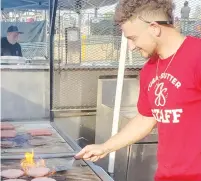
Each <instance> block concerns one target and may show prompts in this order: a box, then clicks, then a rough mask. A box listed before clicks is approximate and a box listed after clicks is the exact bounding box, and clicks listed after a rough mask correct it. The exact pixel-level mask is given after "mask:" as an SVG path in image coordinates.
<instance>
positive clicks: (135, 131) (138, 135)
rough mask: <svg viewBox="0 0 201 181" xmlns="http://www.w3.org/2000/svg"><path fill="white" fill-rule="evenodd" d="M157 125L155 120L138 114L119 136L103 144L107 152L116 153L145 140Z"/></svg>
mask: <svg viewBox="0 0 201 181" xmlns="http://www.w3.org/2000/svg"><path fill="white" fill-rule="evenodd" d="M156 123H157V121H156V120H155V118H153V117H145V116H142V115H141V114H138V115H137V116H136V117H135V118H133V119H132V120H131V121H130V122H129V123H128V124H127V125H126V126H125V127H124V128H123V129H122V130H121V131H120V132H119V133H118V134H116V135H115V136H113V137H111V138H110V139H109V140H108V141H106V142H105V143H104V144H103V145H104V148H105V150H106V152H107V153H110V152H113V151H116V150H118V149H120V148H123V147H125V146H128V145H131V144H133V143H136V142H137V141H139V140H141V139H143V138H144V137H145V136H147V135H148V134H149V133H150V132H151V131H152V129H153V128H154V126H155V125H156Z"/></svg>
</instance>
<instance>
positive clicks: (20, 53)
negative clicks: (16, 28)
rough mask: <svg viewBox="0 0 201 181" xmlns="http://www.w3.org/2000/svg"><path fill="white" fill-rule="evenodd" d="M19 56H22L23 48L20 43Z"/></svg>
mask: <svg viewBox="0 0 201 181" xmlns="http://www.w3.org/2000/svg"><path fill="white" fill-rule="evenodd" d="M19 56H20V57H22V49H21V46H20V44H19Z"/></svg>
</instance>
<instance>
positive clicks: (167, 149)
mask: <svg viewBox="0 0 201 181" xmlns="http://www.w3.org/2000/svg"><path fill="white" fill-rule="evenodd" d="M171 58H172V57H169V58H167V59H163V60H160V61H159V72H158V76H159V79H160V81H159V83H158V84H157V82H158V81H157V76H156V67H157V59H158V58H151V59H150V60H149V61H148V62H147V63H146V64H145V66H144V67H143V69H142V70H141V73H140V95H139V100H138V111H139V113H140V114H142V115H144V116H148V117H155V119H156V120H157V127H158V153H157V158H158V169H157V172H156V175H155V180H157V181H158V180H160V181H161V180H162V181H163V180H171V181H177V180H179V181H186V180H187V181H201V39H198V38H194V37H190V36H189V37H187V38H186V39H185V41H184V42H183V44H182V45H181V47H180V48H179V50H178V51H177V53H176V55H175V57H174V59H173V60H172V63H171V64H170V66H169V68H168V69H167V71H166V73H164V71H165V69H166V67H167V65H168V64H169V62H170V60H171Z"/></svg>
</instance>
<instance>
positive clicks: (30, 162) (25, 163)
mask: <svg viewBox="0 0 201 181" xmlns="http://www.w3.org/2000/svg"><path fill="white" fill-rule="evenodd" d="M20 165H21V167H22V169H23V170H24V171H25V172H27V171H28V170H29V169H30V168H33V167H46V164H45V160H43V159H40V160H38V161H35V160H34V152H33V150H32V153H28V152H27V153H25V158H24V159H23V160H22V161H21V163H20Z"/></svg>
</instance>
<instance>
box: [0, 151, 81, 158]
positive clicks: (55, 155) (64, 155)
mask: <svg viewBox="0 0 201 181" xmlns="http://www.w3.org/2000/svg"><path fill="white" fill-rule="evenodd" d="M76 154H77V152H68V153H43V154H37V153H35V154H34V158H35V159H38V158H44V159H45V158H46V159H48V158H70V157H75V155H76ZM24 158H25V155H24V154H17V155H1V159H5V160H19V159H20V160H21V159H24Z"/></svg>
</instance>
